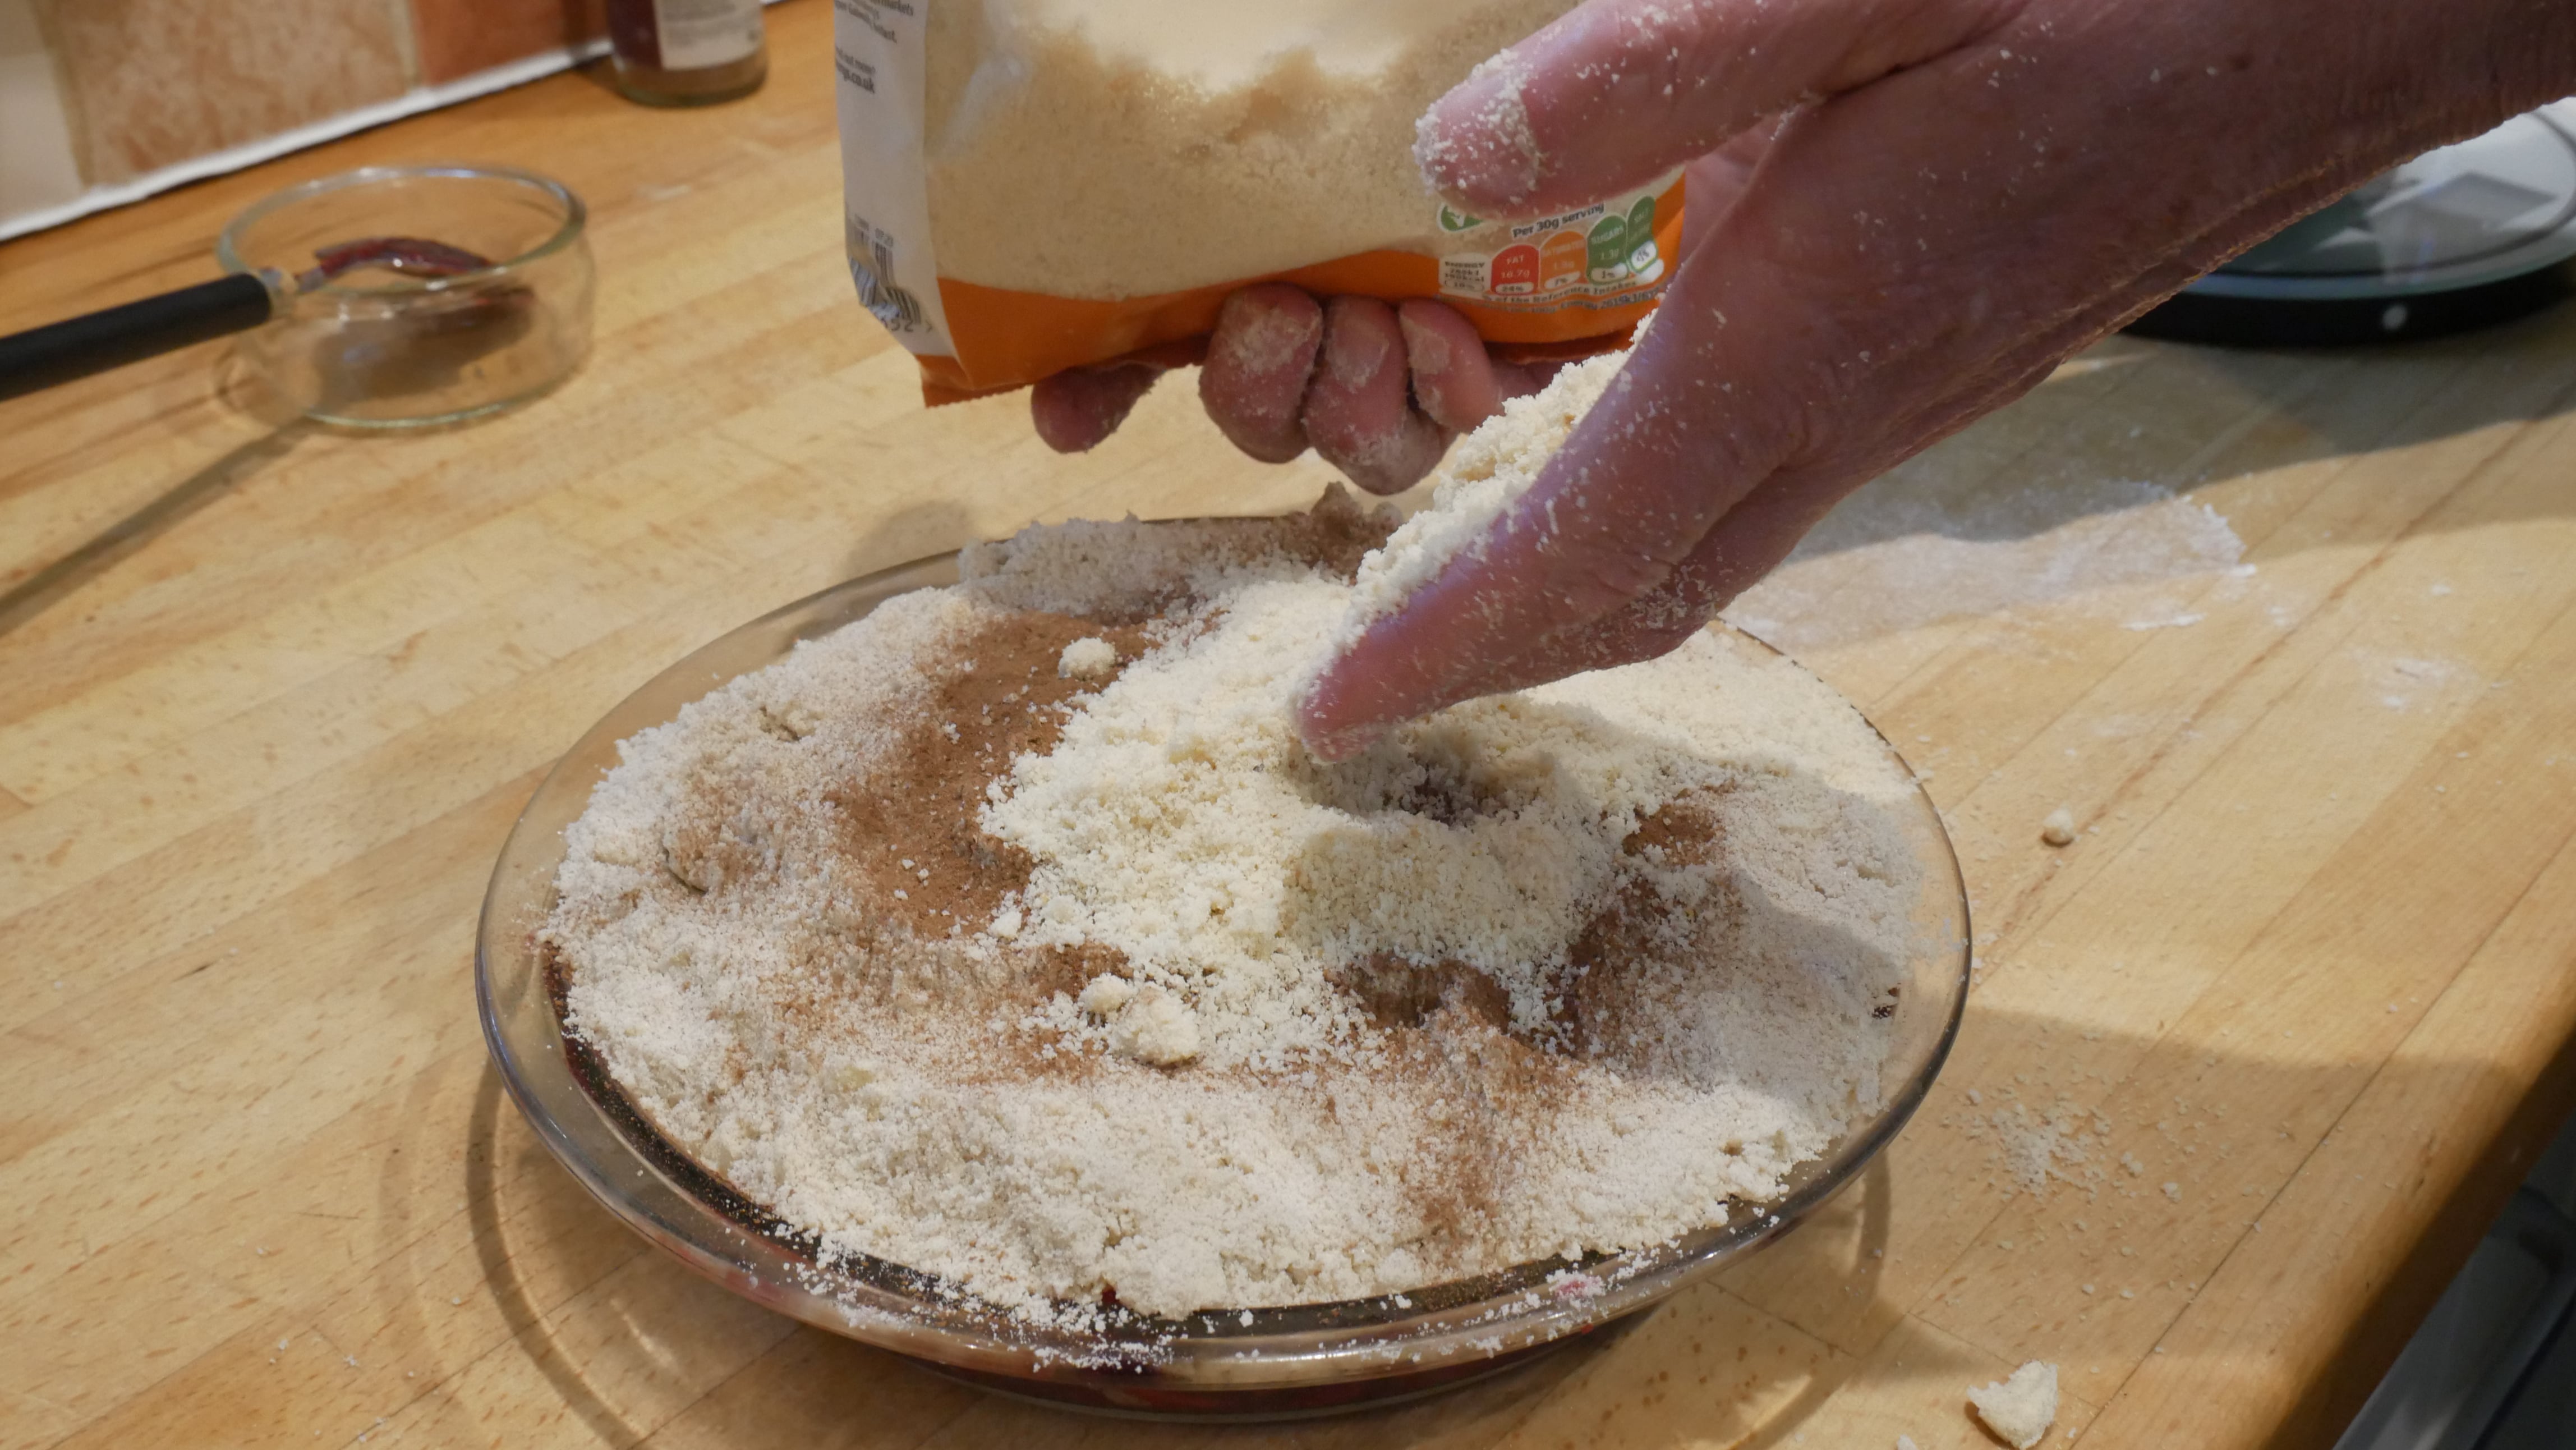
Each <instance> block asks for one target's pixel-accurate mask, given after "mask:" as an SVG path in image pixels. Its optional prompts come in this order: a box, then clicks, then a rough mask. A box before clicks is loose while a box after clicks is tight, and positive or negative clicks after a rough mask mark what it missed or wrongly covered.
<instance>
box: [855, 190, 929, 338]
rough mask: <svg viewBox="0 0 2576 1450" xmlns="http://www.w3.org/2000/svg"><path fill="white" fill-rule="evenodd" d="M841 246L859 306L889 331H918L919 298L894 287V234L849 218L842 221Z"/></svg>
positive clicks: (864, 221) (864, 220)
mask: <svg viewBox="0 0 2576 1450" xmlns="http://www.w3.org/2000/svg"><path fill="white" fill-rule="evenodd" d="M842 245H843V247H844V249H845V250H846V251H848V253H849V255H850V281H851V283H852V284H853V285H855V286H856V287H857V288H858V289H859V305H860V306H862V307H865V308H866V309H868V311H869V312H871V313H874V314H875V315H876V319H877V321H879V322H881V323H883V324H884V325H885V328H886V330H887V331H888V332H912V331H916V330H918V329H919V328H920V327H921V299H920V298H917V297H915V296H913V295H912V294H911V293H909V292H906V291H905V290H903V289H902V288H901V287H898V286H896V285H895V284H894V280H893V278H894V234H893V233H891V232H888V231H886V230H885V229H884V228H882V227H872V226H869V225H868V222H867V218H865V217H860V216H852V217H848V218H846V219H845V222H844V232H843V238H842Z"/></svg>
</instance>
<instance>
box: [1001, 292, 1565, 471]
mask: <svg viewBox="0 0 2576 1450" xmlns="http://www.w3.org/2000/svg"><path fill="white" fill-rule="evenodd" d="M1164 371H1165V369H1163V368H1160V367H1156V366H1154V365H1152V364H1148V363H1119V364H1112V365H1110V366H1107V367H1099V368H1076V369H1073V370H1072V371H1069V372H1063V373H1058V374H1056V375H1055V376H1054V377H1051V378H1048V379H1046V380H1044V381H1042V382H1040V383H1039V384H1038V385H1037V386H1036V387H1035V388H1033V389H1031V390H1030V393H1029V413H1030V417H1031V419H1032V420H1033V421H1034V422H1035V423H1036V425H1037V432H1038V436H1039V437H1040V438H1043V439H1045V440H1046V442H1047V445H1048V446H1049V447H1051V448H1054V449H1055V450H1056V451H1057V452H1059V453H1080V452H1084V451H1085V450H1088V449H1090V448H1091V447H1093V446H1094V445H1096V444H1098V443H1099V442H1100V441H1101V440H1102V439H1104V438H1106V437H1108V436H1109V435H1110V434H1111V433H1112V432H1115V431H1116V430H1117V427H1118V425H1119V424H1120V423H1122V422H1124V421H1125V420H1126V417H1127V414H1128V412H1129V410H1131V409H1133V408H1134V407H1135V406H1136V404H1137V401H1138V400H1139V399H1141V398H1143V397H1144V396H1145V393H1146V391H1147V390H1148V389H1150V388H1152V387H1153V386H1154V383H1155V381H1156V380H1157V379H1158V378H1160V377H1161V376H1162V374H1163V373H1164ZM1553 371H1554V369H1553V368H1552V367H1521V366H1515V365H1513V364H1509V363H1499V362H1495V361H1493V360H1492V359H1491V358H1489V357H1488V356H1487V355H1486V352H1485V344H1484V341H1483V339H1481V338H1479V337H1478V336H1477V335H1476V329H1475V326H1474V324H1472V323H1470V322H1468V321H1467V319H1466V318H1464V317H1462V316H1460V315H1459V314H1458V313H1457V312H1456V311H1454V310H1453V309H1451V308H1448V307H1445V306H1443V305H1441V304H1440V303H1437V302H1432V301H1428V300H1425V299H1421V298H1416V299H1414V300H1412V301H1408V302H1406V303H1404V304H1402V305H1401V306H1389V305H1388V304H1386V303H1384V302H1380V301H1377V300H1375V299H1372V298H1367V297H1335V298H1332V299H1330V300H1329V301H1324V302H1318V301H1316V300H1315V299H1314V298H1313V297H1311V296H1309V295H1308V294H1307V293H1305V292H1303V291H1300V290H1299V289H1297V288H1295V287H1291V286H1289V285H1287V284H1286V283H1282V282H1265V283H1262V284H1260V285H1258V286H1253V287H1247V288H1245V289H1243V290H1242V291H1240V292H1237V293H1235V294H1233V295H1232V296H1230V297H1228V298H1226V300H1225V306H1224V308H1223V309H1222V310H1221V311H1219V312H1218V314H1217V322H1216V331H1215V332H1214V334H1213V335H1212V336H1210V338H1209V339H1208V355H1207V361H1206V362H1205V363H1204V364H1202V365H1201V366H1200V369H1199V401H1200V402H1201V403H1202V404H1203V405H1205V407H1206V408H1207V413H1208V417H1209V418H1210V419H1212V420H1214V422H1215V423H1216V426H1217V428H1218V429H1219V431H1221V432H1223V433H1224V434H1225V436H1226V437H1227V438H1229V439H1232V440H1233V442H1234V445H1235V446H1236V447H1237V448H1240V449H1242V450H1243V451H1244V452H1246V453H1249V454H1251V455H1252V456H1253V457H1255V458H1258V459H1260V460H1261V461H1262V462H1264V463H1285V462H1287V461H1288V460H1289V459H1291V458H1294V457H1296V456H1297V455H1298V454H1300V453H1303V452H1305V451H1306V449H1307V447H1308V445H1310V444H1311V445H1312V446H1313V447H1314V450H1315V452H1316V453H1317V454H1319V455H1321V456H1322V458H1323V460H1324V461H1325V462H1327V463H1329V464H1332V465H1333V466H1334V467H1336V468H1338V469H1340V470H1341V471H1342V472H1343V473H1344V474H1346V475H1348V476H1349V478H1350V480H1351V482H1353V483H1356V484H1358V485H1359V486H1360V487H1362V488H1364V489H1367V490H1368V491H1369V492H1371V493H1402V492H1403V491H1404V490H1406V489H1408V488H1411V487H1412V486H1413V485H1414V484H1415V483H1417V482H1419V481H1420V480H1421V478H1422V476H1423V475H1424V474H1426V473H1429V472H1430V471H1431V468H1432V465H1434V464H1436V463H1438V462H1439V461H1440V455H1441V452H1442V451H1443V450H1444V449H1446V448H1447V447H1448V446H1449V440H1450V439H1451V438H1453V437H1455V436H1457V435H1458V434H1460V433H1463V432H1465V431H1466V430H1468V429H1470V428H1473V427H1475V426H1476V425H1477V424H1479V423H1482V422H1483V421H1485V420H1486V419H1487V418H1490V417H1492V416H1493V415H1494V414H1495V413H1497V412H1499V411H1501V409H1502V405H1503V400H1504V399H1506V398H1514V397H1519V396H1520V395H1522V394H1524V393H1532V392H1536V391H1537V390H1538V389H1539V388H1540V387H1541V386H1542V385H1543V384H1545V382H1546V381H1547V378H1548V376H1549V375H1550V374H1552V373H1553Z"/></svg>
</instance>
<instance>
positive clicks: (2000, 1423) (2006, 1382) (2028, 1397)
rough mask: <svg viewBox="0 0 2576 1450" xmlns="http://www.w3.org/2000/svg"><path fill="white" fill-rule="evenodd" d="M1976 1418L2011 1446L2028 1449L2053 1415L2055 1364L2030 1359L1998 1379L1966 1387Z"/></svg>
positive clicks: (2016, 1449)
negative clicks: (2001, 1378)
mask: <svg viewBox="0 0 2576 1450" xmlns="http://www.w3.org/2000/svg"><path fill="white" fill-rule="evenodd" d="M1968 1403H1969V1404H1971V1405H1974V1406H1975V1407H1976V1410H1977V1418H1978V1419H1980V1420H1983V1421H1985V1423H1986V1428H1987V1429H1989V1430H1992V1431H1994V1432H1995V1434H1996V1435H1997V1436H1998V1437H1999V1438H2001V1439H2002V1440H2003V1441H2004V1443H2006V1444H2008V1445H2011V1446H2013V1447H2014V1450H2030V1447H2032V1446H2033V1445H2036V1444H2038V1443H2039V1442H2040V1441H2041V1440H2042V1439H2044V1438H2046V1437H2047V1435H2048V1427H2049V1426H2050V1425H2051V1424H2053V1423H2055V1421H2056V1419H2057V1366H2055V1365H2053V1364H2045V1363H2042V1362H2041V1361H2039V1360H2032V1361H2031V1362H2030V1363H2028V1364H2025V1365H2023V1366H2022V1367H2021V1368H2019V1369H2017V1370H2014V1371H2013V1372H2012V1373H2011V1374H2010V1375H2009V1376H2007V1377H2005V1378H2004V1379H2003V1380H2001V1381H2000V1382H1998V1383H1995V1384H1990V1385H1987V1386H1985V1387H1983V1388H1982V1389H1973V1390H1970V1391H1968Z"/></svg>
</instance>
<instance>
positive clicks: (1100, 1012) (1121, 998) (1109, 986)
mask: <svg viewBox="0 0 2576 1450" xmlns="http://www.w3.org/2000/svg"><path fill="white" fill-rule="evenodd" d="M1135 999H1136V984H1135V983H1133V982H1130V981H1128V980H1127V979H1126V978H1125V977H1119V976H1112V975H1111V974H1109V973H1107V972H1103V973H1101V974H1100V975H1099V976H1096V977H1094V978H1092V979H1091V981H1090V983H1089V984H1088V985H1086V986H1085V987H1084V988H1083V989H1082V995H1081V996H1080V997H1077V998H1075V999H1074V1005H1075V1006H1078V1007H1080V1008H1081V1009H1082V1010H1083V1011H1085V1012H1088V1013H1090V1014H1091V1015H1092V1016H1094V1017H1097V1018H1100V1019H1101V1020H1103V1021H1107V1020H1108V1019H1110V1018H1112V1017H1115V1016H1117V1015H1118V1014H1119V1013H1120V1012H1121V1011H1123V1010H1124V1009H1125V1008H1126V1006H1127V1004H1128V1003H1129V1002H1132V1001H1134V1000H1135Z"/></svg>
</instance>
